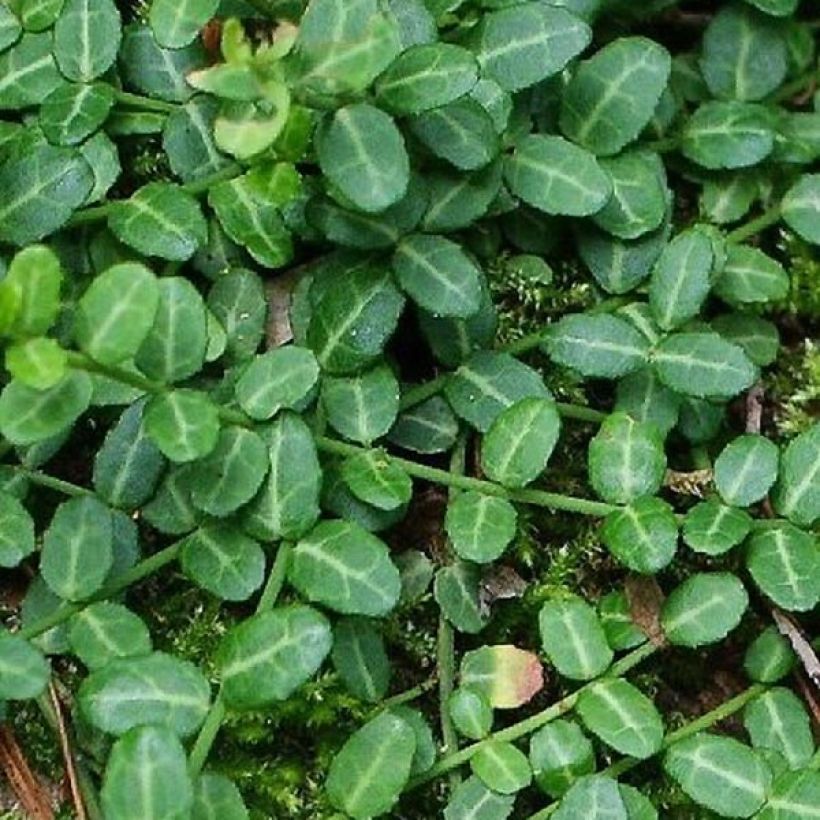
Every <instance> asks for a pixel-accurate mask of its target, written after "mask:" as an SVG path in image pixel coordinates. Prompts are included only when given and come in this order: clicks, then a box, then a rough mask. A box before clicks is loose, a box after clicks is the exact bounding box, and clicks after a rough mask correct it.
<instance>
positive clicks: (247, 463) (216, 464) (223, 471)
mask: <svg viewBox="0 0 820 820" xmlns="http://www.w3.org/2000/svg"><path fill="white" fill-rule="evenodd" d="M269 466H270V460H269V457H268V448H267V447H266V446H265V442H264V441H263V440H262V437H261V436H260V435H258V434H257V433H255V432H253V431H252V430H246V429H245V428H243V427H236V426H231V427H225V428H223V429H222V430H221V431H220V433H219V438H218V439H217V443H216V446H215V447H214V448H213V450H211V452H210V453H209V454H208V456H207V457H206V458H205V459H203V460H202V461H200V462H198V463H197V464H196V465H194V466H193V467H192V468H191V472H190V473H189V479H190V481H191V483H192V486H193V489H192V490H191V500H192V501H193V502H194V505H195V506H196V507H198V508H199V509H200V510H202V511H203V512H206V513H208V514H209V515H213V516H216V517H224V516H226V515H228V514H229V513H232V512H233V511H234V510H236V509H238V508H239V507H241V506H242V505H243V504H245V503H246V502H248V501H250V500H251V498H253V496H254V495H255V494H256V491H257V490H258V489H259V487H260V486H261V484H262V482H263V481H264V479H265V476H266V475H267V472H268V468H269Z"/></svg>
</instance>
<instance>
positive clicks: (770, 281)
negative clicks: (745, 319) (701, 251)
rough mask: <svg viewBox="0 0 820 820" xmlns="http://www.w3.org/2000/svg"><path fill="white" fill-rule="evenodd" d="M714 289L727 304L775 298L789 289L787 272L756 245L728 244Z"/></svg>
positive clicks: (736, 304)
mask: <svg viewBox="0 0 820 820" xmlns="http://www.w3.org/2000/svg"><path fill="white" fill-rule="evenodd" d="M715 293H716V294H717V295H718V296H720V298H721V299H723V301H724V302H727V303H728V304H730V305H734V306H735V307H740V306H742V305H745V304H749V303H756V302H775V301H779V300H780V299H785V298H786V296H787V295H788V293H789V276H788V274H787V273H786V271H785V270H784V269H783V266H782V265H781V264H780V263H779V262H776V261H775V260H774V259H772V258H771V257H770V256H767V255H766V254H765V253H763V251H761V250H758V249H757V248H750V247H748V246H747V245H730V246H729V248H728V254H727V257H726V264H725V265H724V266H723V270H721V272H720V275H719V276H718V280H717V282H716V283H715Z"/></svg>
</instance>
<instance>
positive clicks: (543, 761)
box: [529, 718, 595, 798]
mask: <svg viewBox="0 0 820 820" xmlns="http://www.w3.org/2000/svg"><path fill="white" fill-rule="evenodd" d="M529 757H530V765H531V766H532V770H533V772H534V774H535V782H536V783H537V784H538V787H539V788H540V789H541V791H543V792H546V793H547V794H548V795H550V797H554V798H559V797H561V796H562V795H564V794H565V793H566V792H567V790H568V789H569V788H570V787H571V786H572V784H573V783H575V782H576V781H577V780H578V778H580V777H582V776H583V775H586V774H592V772H594V771H595V752H594V750H593V748H592V743H591V742H590V740H589V738H587V736H586V735H585V734H584V733H583V732H582V731H581V729H580V728H579V727H578V724H577V723H573V722H572V721H569V720H563V719H561V718H559V719H558V720H554V721H552V723H548V724H547V725H546V726H542V727H541V728H540V729H539V730H538V731H537V732H535V733H534V734H532V735H531V736H530V753H529Z"/></svg>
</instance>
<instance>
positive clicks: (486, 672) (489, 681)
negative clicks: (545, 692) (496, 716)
mask: <svg viewBox="0 0 820 820" xmlns="http://www.w3.org/2000/svg"><path fill="white" fill-rule="evenodd" d="M460 679H461V685H462V686H464V687H467V688H468V689H473V690H475V691H477V692H479V693H480V694H482V695H483V696H484V697H485V698H486V699H487V703H489V705H490V706H491V707H492V708H493V709H517V708H518V707H519V706H523V705H524V704H525V703H527V702H528V701H530V700H532V698H533V697H535V695H537V694H538V692H540V691H541V689H542V688H543V687H544V672H543V669H542V668H541V662H540V661H539V660H538V657H537V656H536V655H535V654H533V653H532V652H527V651H526V650H524V649H519V648H518V647H517V646H512V645H510V644H499V645H497V646H482V647H481V648H480V649H474V650H472V651H471V652H467V653H465V655H464V657H463V659H462V661H461V670H460Z"/></svg>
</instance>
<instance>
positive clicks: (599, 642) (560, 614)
mask: <svg viewBox="0 0 820 820" xmlns="http://www.w3.org/2000/svg"><path fill="white" fill-rule="evenodd" d="M538 625H539V629H540V631H541V643H542V645H543V647H544V652H545V653H546V654H547V657H548V658H549V659H550V661H552V663H553V665H554V666H555V668H556V669H557V670H558V671H559V672H560V673H561V674H562V675H564V676H565V677H567V678H571V679H573V680H591V679H592V678H595V677H597V676H598V675H600V674H601V673H602V672H604V671H605V670H606V668H607V667H608V666H609V664H610V663H612V658H613V654H612V650H611V649H610V648H609V644H608V643H607V640H606V635H605V634H604V630H603V628H602V627H601V623H600V621H599V620H598V616H597V615H596V614H595V610H594V609H593V608H592V607H591V606H590V605H589V604H587V603H586V602H585V601H584V600H582V599H581V598H578V597H573V598H566V599H563V600H562V599H558V600H551V601H547V603H545V604H544V606H543V607H541V612H540V614H539V616H538Z"/></svg>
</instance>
